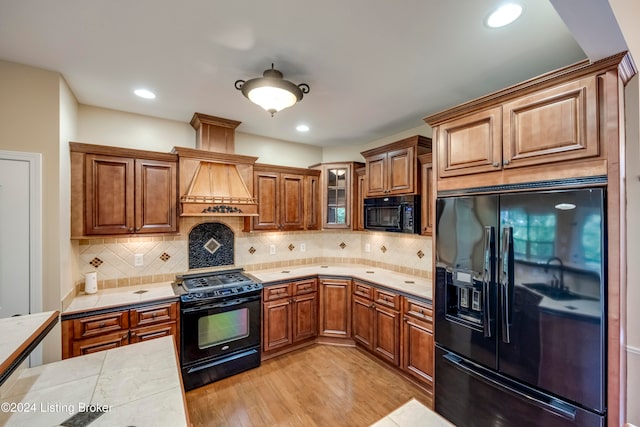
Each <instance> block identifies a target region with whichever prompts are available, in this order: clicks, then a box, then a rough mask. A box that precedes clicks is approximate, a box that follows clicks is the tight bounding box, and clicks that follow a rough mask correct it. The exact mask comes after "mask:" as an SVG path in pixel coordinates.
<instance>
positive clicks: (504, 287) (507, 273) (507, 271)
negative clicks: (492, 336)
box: [500, 227, 513, 344]
mask: <svg viewBox="0 0 640 427" xmlns="http://www.w3.org/2000/svg"><path fill="white" fill-rule="evenodd" d="M512 230H513V228H512V227H504V228H503V229H502V246H501V248H502V253H501V255H500V300H501V304H500V305H501V307H500V308H501V310H502V341H503V342H505V343H507V344H509V343H511V335H510V334H511V292H510V288H511V287H512V286H513V284H512V283H511V281H512V277H513V236H512Z"/></svg>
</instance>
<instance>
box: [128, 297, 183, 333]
mask: <svg viewBox="0 0 640 427" xmlns="http://www.w3.org/2000/svg"><path fill="white" fill-rule="evenodd" d="M176 307H177V304H176V303H170V304H160V305H153V306H149V307H140V308H134V309H131V311H130V313H129V317H130V324H131V327H132V328H135V327H136V326H147V325H153V324H157V323H162V322H170V321H173V320H176V315H177V311H178V310H177V308H176Z"/></svg>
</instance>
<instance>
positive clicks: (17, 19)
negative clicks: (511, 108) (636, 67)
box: [0, 0, 616, 146]
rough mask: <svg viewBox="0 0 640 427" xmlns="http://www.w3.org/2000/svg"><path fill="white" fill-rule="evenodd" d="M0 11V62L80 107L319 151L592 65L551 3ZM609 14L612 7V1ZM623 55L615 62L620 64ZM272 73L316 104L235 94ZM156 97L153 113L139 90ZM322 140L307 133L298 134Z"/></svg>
mask: <svg viewBox="0 0 640 427" xmlns="http://www.w3.org/2000/svg"><path fill="white" fill-rule="evenodd" d="M499 3H501V0H446V1H442V0H401V1H393V0H322V1H299V0H298V1H296V0H271V1H268V2H264V1H260V2H257V1H252V0H234V1H221V0H183V1H175V0H133V1H131V0H127V1H125V0H90V1H86V0H84V1H83V0H56V1H51V0H20V1H16V0H0V59H4V60H8V61H12V62H18V63H23V64H27V65H32V66H36V67H40V68H44V69H49V70H54V71H58V72H60V73H61V74H62V75H63V76H64V78H65V79H66V81H67V83H68V84H69V86H70V87H71V90H72V91H73V93H74V94H75V95H76V97H77V99H78V101H79V102H80V103H82V104H87V105H94V106H99V107H105V108H111V109H116V110H122V111H129V112H134V113H139V114H144V115H149V116H156V117H162V118H168V119H174V120H179V121H183V122H188V121H189V120H190V119H191V117H192V116H193V113H194V112H196V111H197V112H200V113H205V114H210V115H214V116H220V117H224V118H228V119H232V120H238V121H241V122H242V124H241V125H240V127H239V128H238V129H237V130H238V131H240V132H245V133H251V134H256V135H263V136H268V137H272V138H278V139H283V140H288V141H296V142H302V143H308V144H314V145H319V146H337V145H340V144H362V143H366V142H370V141H373V140H376V139H380V138H383V137H386V136H389V135H392V134H395V133H397V132H400V131H402V130H405V129H409V128H414V127H417V126H420V125H422V124H424V122H423V121H422V119H423V117H425V116H427V115H431V114H434V113H437V112H439V111H442V110H444V109H446V108H449V107H452V106H455V105H457V104H460V103H462V102H465V101H468V100H470V99H473V98H477V97H479V96H482V95H485V94H488V93H491V92H493V91H496V90H499V89H502V88H504V87H507V86H510V85H512V84H515V83H518V82H521V81H523V80H526V79H529V78H531V77H534V76H537V75H540V74H542V73H544V72H547V71H550V70H554V69H556V68H560V67H562V66H565V65H568V64H572V63H574V62H577V61H580V60H582V59H584V58H586V55H585V53H584V52H583V50H582V49H581V48H580V46H579V45H578V44H577V43H576V41H575V39H574V37H573V36H572V34H571V33H570V32H569V30H568V29H567V27H566V26H565V24H564V23H563V21H562V20H561V19H560V17H559V16H558V14H557V13H556V11H555V9H554V8H553V6H552V5H551V4H550V3H549V1H548V0H521V1H520V3H522V4H524V6H525V9H524V13H523V15H522V17H521V18H520V19H519V20H518V21H516V22H515V23H513V24H511V25H510V26H507V27H505V28H502V29H488V28H486V27H485V26H484V24H483V20H484V19H485V17H486V16H487V15H488V13H489V12H490V11H491V10H492V8H493V7H495V6H496V5H498V4H499ZM605 3H606V1H605ZM611 53H616V52H611ZM271 63H274V64H275V68H277V69H279V70H280V71H282V72H283V74H284V77H285V78H286V79H288V80H291V81H292V82H294V83H296V84H298V83H307V84H308V85H309V86H310V88H311V91H310V93H309V94H308V95H305V97H304V99H303V100H302V101H301V102H300V103H299V104H297V105H296V106H294V107H292V108H289V109H287V110H283V111H281V112H279V113H277V114H276V115H275V116H274V117H270V115H269V114H268V113H267V112H265V111H264V110H262V109H261V108H259V107H258V106H256V105H254V104H252V103H251V102H249V101H248V100H247V99H245V98H244V97H243V96H242V95H241V93H240V92H239V91H237V90H236V89H235V88H234V82H235V81H236V80H238V79H243V80H248V79H251V78H254V77H258V76H260V75H262V72H263V71H264V70H265V69H267V68H270V66H271ZM138 87H145V88H148V89H150V90H152V91H154V92H155V93H156V94H157V98H156V99H155V100H153V101H150V100H144V99H140V98H137V97H135V96H134V95H133V93H132V91H133V89H135V88H138ZM303 122H304V123H306V124H308V125H309V126H310V127H311V131H310V132H308V133H307V134H300V133H298V132H297V131H296V130H295V126H296V125H297V124H298V123H303Z"/></svg>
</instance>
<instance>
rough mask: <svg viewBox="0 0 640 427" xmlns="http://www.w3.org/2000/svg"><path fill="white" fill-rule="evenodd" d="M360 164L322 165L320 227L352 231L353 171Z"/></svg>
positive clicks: (353, 210)
mask: <svg viewBox="0 0 640 427" xmlns="http://www.w3.org/2000/svg"><path fill="white" fill-rule="evenodd" d="M361 166H362V163H355V162H345V163H325V164H323V165H322V207H323V209H322V222H323V224H322V227H323V228H325V229H326V228H329V229H330V228H346V229H352V228H353V227H354V226H355V225H356V224H354V218H353V215H354V212H355V211H356V209H355V207H356V206H355V203H357V200H358V197H357V194H355V193H354V192H356V191H357V188H356V187H354V183H355V182H356V181H355V177H354V174H355V172H354V171H355V169H356V168H357V167H361Z"/></svg>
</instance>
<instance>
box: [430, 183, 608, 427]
mask: <svg viewBox="0 0 640 427" xmlns="http://www.w3.org/2000/svg"><path fill="white" fill-rule="evenodd" d="M604 197H605V192H604V189H602V188H588V189H576V190H561V191H538V192H528V193H508V194H496V195H479V196H456V197H440V198H438V199H437V202H436V227H435V228H436V271H435V276H436V277H435V301H434V304H435V311H436V313H435V315H436V323H435V341H436V352H435V404H434V406H435V410H436V412H438V413H439V414H440V415H442V416H444V417H445V418H447V419H449V420H450V421H451V422H453V423H454V424H456V425H457V426H458V427H466V426H478V427H486V426H517V427H525V426H544V427H554V426H581V427H589V426H604V425H606V378H605V373H606V365H605V364H606V357H605V354H606V352H605V342H606V341H605V331H606V315H605V313H606V301H605V289H606V282H605V280H606V262H605V261H606V253H605V250H606V245H605V239H606V228H605V225H606V218H605V211H604V206H605V204H604Z"/></svg>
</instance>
